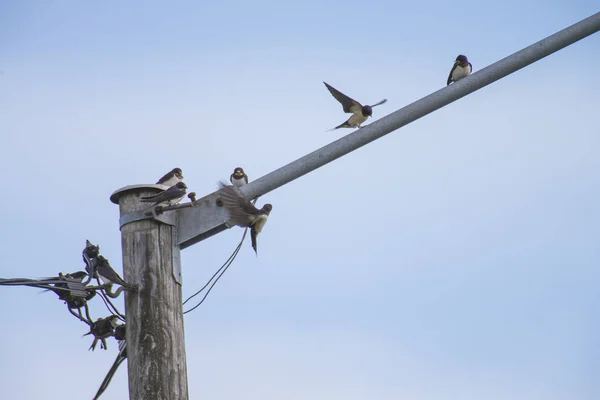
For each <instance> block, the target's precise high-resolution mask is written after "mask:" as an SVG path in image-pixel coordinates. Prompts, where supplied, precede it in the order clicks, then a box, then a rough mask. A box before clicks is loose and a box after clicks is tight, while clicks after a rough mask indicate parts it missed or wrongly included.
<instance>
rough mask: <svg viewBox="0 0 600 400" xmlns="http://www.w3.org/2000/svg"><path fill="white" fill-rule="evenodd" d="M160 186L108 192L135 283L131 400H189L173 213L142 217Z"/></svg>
mask: <svg viewBox="0 0 600 400" xmlns="http://www.w3.org/2000/svg"><path fill="white" fill-rule="evenodd" d="M162 189H164V187H161V186H159V185H134V186H127V187H124V188H122V189H119V190H117V191H116V192H115V193H113V195H112V196H111V200H112V201H113V202H114V203H117V204H119V209H120V215H121V219H120V225H121V245H122V249H123V274H124V278H125V281H127V282H128V283H131V284H134V285H138V288H139V290H138V292H128V293H126V296H125V316H126V320H127V360H128V362H127V366H128V373H129V398H130V399H131V400H148V399H152V400H161V399H164V400H187V399H188V385H187V367H186V357H185V340H184V332H183V306H182V299H181V263H180V256H179V247H178V246H177V238H176V233H177V232H176V231H177V229H176V226H175V222H176V213H175V211H168V212H166V213H165V214H164V215H161V216H160V217H158V218H148V216H144V213H143V212H142V210H145V209H148V206H149V205H150V204H149V203H141V202H140V201H139V198H140V197H141V196H150V195H154V194H156V193H158V192H159V191H160V190H162Z"/></svg>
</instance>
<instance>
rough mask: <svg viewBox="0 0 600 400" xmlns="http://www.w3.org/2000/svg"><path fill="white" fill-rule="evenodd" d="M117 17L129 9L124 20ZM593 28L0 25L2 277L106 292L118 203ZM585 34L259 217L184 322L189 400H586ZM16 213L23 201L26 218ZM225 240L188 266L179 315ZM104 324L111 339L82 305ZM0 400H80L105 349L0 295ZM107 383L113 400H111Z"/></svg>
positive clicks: (180, 8) (382, 21)
mask: <svg viewBox="0 0 600 400" xmlns="http://www.w3.org/2000/svg"><path fill="white" fill-rule="evenodd" d="M125 3H127V4H125ZM597 11H598V3H597V2H596V1H592V0H586V1H578V0H574V1H568V2H565V1H525V2H523V1H516V0H508V1H503V2H477V1H468V2H462V3H461V2H448V1H444V2H442V1H421V2H399V1H376V0H373V1H368V2H367V1H345V2H339V1H312V0H307V1H303V2H284V1H254V2H246V1H221V2H200V1H198V2H191V1H190V2H172V3H167V2H155V1H145V2H118V1H103V2H75V1H4V2H0V133H1V137H0V155H1V157H0V167H1V168H2V171H3V174H4V176H6V177H11V179H7V181H5V183H4V185H3V189H2V193H3V195H2V196H1V197H0V199H1V200H0V206H1V207H2V210H4V212H3V234H2V242H1V243H2V244H1V245H0V250H1V251H0V277H43V276H52V275H56V273H58V272H59V271H62V272H72V271H76V270H79V269H82V268H83V263H82V261H81V250H82V249H83V247H84V245H85V240H86V239H89V240H91V241H92V242H94V243H97V244H99V245H100V247H101V251H102V254H103V255H104V256H106V257H107V258H108V259H109V260H110V261H111V262H112V264H113V266H114V267H115V269H117V270H118V271H119V272H121V265H122V264H121V249H120V232H119V229H118V207H117V206H115V205H114V204H112V203H111V202H110V201H109V199H108V198H109V195H110V194H111V193H112V192H113V191H114V190H116V189H118V188H120V187H122V186H125V185H129V184H138V183H153V182H155V181H156V180H157V179H158V178H159V177H160V176H161V175H162V174H164V173H165V172H167V171H168V170H170V169H171V168H173V167H175V166H179V167H181V168H182V169H183V171H184V174H185V177H186V179H185V182H186V183H187V185H188V186H189V188H190V190H193V191H196V193H198V196H202V195H205V194H208V193H210V192H212V191H214V190H215V189H216V182H217V181H218V180H219V179H227V178H228V176H229V174H230V173H231V172H232V170H233V168H234V167H236V166H242V167H244V169H245V170H246V172H247V173H248V175H249V176H250V179H256V178H258V177H260V176H262V175H264V174H266V173H268V172H270V171H272V170H273V169H275V168H278V167H280V166H282V165H284V164H286V163H288V162H290V161H293V160H294V159H296V158H298V157H300V156H303V155H304V154H306V153H308V152H310V151H313V150H315V149H317V148H319V147H321V146H322V145H325V144H327V143H329V142H330V141H332V140H334V139H337V138H339V137H341V136H342V135H345V134H347V133H349V132H350V131H349V130H343V131H342V130H338V131H334V132H326V130H327V129H329V128H331V127H333V126H336V125H338V124H340V123H341V122H343V121H344V120H345V118H347V115H346V114H344V113H343V112H342V110H341V106H340V105H339V104H338V103H337V102H336V101H335V99H333V98H332V97H331V95H330V94H329V93H328V92H327V90H326V88H325V86H324V85H323V83H322V81H323V80H325V81H327V82H328V83H330V84H331V85H333V86H334V87H336V88H338V89H340V90H341V91H343V92H344V93H346V94H348V95H349V96H352V97H354V98H356V99H357V100H359V101H361V102H364V103H373V102H376V101H379V100H380V99H382V98H387V99H388V100H389V101H388V102H387V103H386V104H385V105H383V106H381V107H378V108H376V109H375V110H374V119H371V120H370V121H373V120H376V119H378V118H381V117H383V116H384V115H386V114H389V113H391V112H393V111H395V110H397V109H399V108H401V107H403V106H404V105H407V104H409V103H411V102H413V101H415V100H418V99H419V98H421V97H423V96H425V95H427V94H429V93H431V92H433V91H435V90H437V89H439V88H441V87H443V86H444V85H445V82H446V78H447V76H448V72H449V70H450V67H451V66H452V63H453V61H454V59H455V57H456V56H457V55H458V54H461V53H462V54H466V55H467V56H468V57H469V59H470V61H471V62H472V63H473V67H474V69H475V70H479V69H482V68H483V67H485V66H487V65H489V64H491V63H493V62H495V61H497V60H499V59H501V58H503V57H505V56H507V55H509V54H511V53H513V52H515V51H517V50H520V49H521V48H523V47H525V46H527V45H530V44H532V43H534V42H536V41H538V40H540V39H542V38H544V37H546V36H548V35H550V34H552V33H555V32H556V31H558V30H560V29H563V28H565V27H567V26H568V25H571V24H573V23H575V22H577V21H579V20H581V19H583V18H585V17H588V16H590V15H592V14H594V13H595V12H597ZM599 71H600V35H598V34H596V35H595V36H592V37H589V38H587V39H584V40H583V41H581V42H579V43H576V44H575V45H573V46H570V47H568V48H567V49H565V50H563V51H560V52H558V53H556V54H554V55H552V56H550V57H548V58H546V59H544V60H542V61H540V62H537V63H536V64H533V65H531V66H529V67H527V68H525V69H524V70H521V71H519V72H517V73H515V74H513V75H511V76H509V77H508V78H506V79H503V80H501V81H499V82H496V83H494V84H492V85H491V86H489V87H486V88H485V89H483V90H480V91H478V92H476V93H474V94H472V95H470V96H468V97H465V98H463V99H461V100H459V101H457V102H455V103H453V104H451V105H450V106H447V107H445V108H443V109H441V110H439V111H436V112H435V113H433V114H431V115H429V116H427V117H425V118H424V119H422V120H419V121H417V122H415V123H413V124H411V125H409V126H407V127H405V128H403V129H401V130H399V131H396V132H394V133H392V134H390V135H389V136H387V137H385V138H383V139H381V140H378V141H376V142H375V143H373V144H371V145H369V146H367V147H364V148H362V149H360V150H358V151H356V152H354V153H351V154H349V155H347V156H346V157H343V158H342V159H340V160H337V161H335V162H333V163H332V164H329V165H327V166H325V167H324V168H321V169H319V170H317V171H315V172H313V173H311V174H309V175H307V176H305V177H303V178H301V179H299V180H296V181H294V182H292V183H290V184H288V185H286V186H285V187H283V188H280V189H278V190H276V191H274V192H272V193H270V194H268V195H266V196H264V198H262V199H261V200H260V201H259V205H262V204H263V201H265V202H266V201H268V202H270V203H272V204H273V212H272V214H271V218H270V219H269V222H268V224H267V225H266V227H265V229H264V231H263V233H261V235H260V237H259V256H258V257H256V256H255V255H254V252H253V251H252V249H251V247H250V243H249V242H246V243H245V244H244V247H243V249H242V251H241V252H240V254H239V257H238V258H237V260H236V262H235V264H234V265H233V266H232V267H231V268H230V270H229V271H228V272H227V274H226V275H225V276H224V277H223V278H222V279H221V281H220V282H219V283H218V284H217V286H216V287H215V289H214V290H213V292H212V293H211V294H210V296H209V298H208V300H207V301H206V302H205V303H204V304H203V305H202V306H201V307H200V308H198V309H197V310H196V311H194V312H193V313H191V314H188V315H187V316H186V319H185V329H186V331H185V336H186V346H187V362H188V381H189V393H190V398H191V399H210V400H221V399H223V400H226V399H249V400H254V399H256V400H259V399H260V400H263V399H291V400H296V399H345V400H358V399H385V400H387V399H415V400H433V399H457V400H458V399H460V400H468V399H473V400H475V399H477V400H479V399H486V400H487V399H490V400H494V399H509V398H510V399H523V400H525V399H526V400H534V399H540V400H542V399H543V400H554V399H565V400H566V399H569V400H572V399H582V400H587V399H590V400H591V399H598V398H600V351H599V348H600V320H599V318H598V310H599V308H600V295H599V291H598V282H599V280H600V270H599V267H598V265H599V262H600V246H599V235H600V211H599V209H598V204H599V203H600V202H599V200H600V157H599V156H598V153H599V151H600V76H599ZM17 192H18V196H16V193H17ZM241 234H242V230H241V229H239V228H235V229H231V230H229V231H227V232H224V233H222V234H220V235H218V236H216V237H213V238H211V239H209V240H207V241H205V242H202V243H199V244H197V245H195V246H193V247H192V248H189V249H187V250H185V251H184V252H183V254H182V259H183V272H184V287H183V292H184V297H187V295H189V294H191V293H193V292H194V291H195V290H197V289H198V288H199V287H201V286H202V285H203V284H204V282H205V281H206V280H207V279H208V278H209V277H210V276H211V275H212V274H213V273H214V271H215V270H216V269H217V268H218V267H219V266H220V265H221V264H222V263H223V262H224V261H225V259H226V258H227V257H228V256H229V254H230V253H231V251H232V250H233V248H234V247H235V246H236V244H237V242H238V240H239V238H240V237H241ZM92 305H93V307H92V314H93V316H94V318H97V317H100V316H105V314H106V313H105V311H104V309H103V307H101V304H100V303H99V300H95V301H93V302H92ZM0 312H1V313H2V316H3V318H2V319H3V323H2V329H0V348H1V349H2V350H1V356H0V382H1V383H2V387H3V390H2V395H1V397H2V398H4V399H45V400H54V399H64V398H70V399H91V398H92V396H93V395H94V394H95V392H96V390H97V387H98V385H99V384H100V382H101V381H102V379H103V378H104V375H105V374H106V372H107V371H108V369H109V367H110V365H111V364H112V362H113V360H114V358H115V356H116V353H117V344H116V342H115V341H114V340H110V341H109V349H108V351H99V350H96V351H95V352H91V351H88V350H87V349H88V347H89V345H90V344H91V339H90V337H89V336H87V337H85V338H81V336H82V335H83V334H84V333H86V331H87V329H86V326H85V325H84V324H82V323H81V322H79V321H77V320H76V319H75V318H73V317H72V316H71V315H70V314H69V313H68V312H67V310H66V306H64V305H63V304H62V303H61V302H60V301H59V300H58V299H57V298H56V296H55V295H54V294H52V293H43V292H41V291H40V290H37V289H31V288H0ZM65 396H66V397H65ZM127 397H128V395H127V368H126V365H125V364H123V366H122V367H121V369H120V370H119V371H118V373H117V375H116V376H115V378H114V380H113V382H112V384H111V386H110V387H109V389H108V390H107V392H106V393H105V394H104V396H103V397H102V398H103V399H126V398H127Z"/></svg>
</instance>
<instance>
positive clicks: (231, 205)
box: [220, 183, 273, 254]
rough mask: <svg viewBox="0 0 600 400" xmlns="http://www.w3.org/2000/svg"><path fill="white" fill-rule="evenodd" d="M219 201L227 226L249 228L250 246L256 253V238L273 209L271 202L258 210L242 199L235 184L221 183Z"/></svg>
mask: <svg viewBox="0 0 600 400" xmlns="http://www.w3.org/2000/svg"><path fill="white" fill-rule="evenodd" d="M220 198H221V201H222V202H223V207H225V209H227V213H228V216H227V222H226V225H227V227H228V228H231V227H232V226H235V225H237V226H241V227H249V228H250V237H251V239H252V248H253V249H254V252H255V253H256V254H258V250H257V244H256V238H257V236H258V234H259V233H260V232H261V231H262V229H263V227H264V226H265V224H266V223H267V219H268V218H269V214H271V210H273V206H272V205H271V204H265V205H264V206H263V208H261V209H260V210H259V209H258V208H256V207H255V206H254V205H253V204H252V203H251V202H249V201H248V200H246V199H244V197H243V196H242V193H241V192H240V190H239V189H238V188H236V187H235V186H228V185H225V184H224V183H221V196H220Z"/></svg>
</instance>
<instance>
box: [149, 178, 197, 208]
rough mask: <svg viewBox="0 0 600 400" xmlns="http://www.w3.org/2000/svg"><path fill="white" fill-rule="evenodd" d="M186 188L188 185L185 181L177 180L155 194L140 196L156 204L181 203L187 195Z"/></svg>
mask: <svg viewBox="0 0 600 400" xmlns="http://www.w3.org/2000/svg"><path fill="white" fill-rule="evenodd" d="M186 190H187V186H186V184H185V183H183V182H177V183H176V184H175V185H173V186H171V187H170V188H168V189H167V190H163V191H162V192H160V193H158V194H156V195H154V196H147V197H140V201H142V202H145V203H154V205H155V206H158V205H165V206H170V205H173V204H177V203H179V202H180V201H181V199H183V198H184V197H185V193H186Z"/></svg>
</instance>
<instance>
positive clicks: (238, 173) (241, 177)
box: [229, 167, 248, 187]
mask: <svg viewBox="0 0 600 400" xmlns="http://www.w3.org/2000/svg"><path fill="white" fill-rule="evenodd" d="M229 182H231V184H232V185H233V186H235V187H242V186H244V185H247V184H248V175H246V173H245V172H244V170H243V169H242V167H237V168H236V169H234V170H233V174H231V176H230V177H229Z"/></svg>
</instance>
